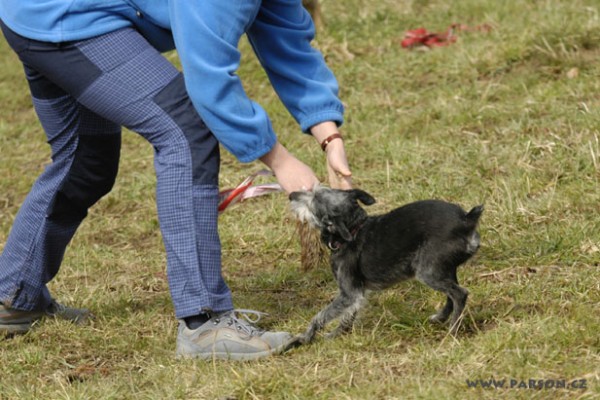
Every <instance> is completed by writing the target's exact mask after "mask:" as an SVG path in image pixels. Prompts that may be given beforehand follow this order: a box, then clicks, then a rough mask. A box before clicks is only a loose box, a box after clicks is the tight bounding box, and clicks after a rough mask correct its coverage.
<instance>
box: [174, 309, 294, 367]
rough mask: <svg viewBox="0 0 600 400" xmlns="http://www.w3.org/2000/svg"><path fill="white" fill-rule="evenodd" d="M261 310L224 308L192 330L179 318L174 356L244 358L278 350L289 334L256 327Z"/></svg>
mask: <svg viewBox="0 0 600 400" xmlns="http://www.w3.org/2000/svg"><path fill="white" fill-rule="evenodd" d="M263 314H264V313H261V312H258V311H253V310H232V311H226V312H224V313H221V314H218V315H214V316H212V317H211V318H210V319H209V320H208V321H207V322H205V323H204V324H203V325H202V326H200V327H199V328H197V329H194V330H192V329H189V328H188V327H187V326H186V325H185V322H184V321H180V323H179V334H178V335H177V350H176V354H177V357H184V358H201V359H204V360H209V359H217V360H236V361H243V360H256V359H258V358H263V357H267V356H270V355H271V354H277V353H281V352H282V351H284V350H285V348H286V347H287V345H288V344H289V343H290V342H291V340H292V335H290V334H289V333H288V332H268V331H264V330H261V329H259V328H257V327H256V326H255V325H254V324H255V323H257V322H258V321H259V320H260V317H261V315H263ZM251 315H254V316H255V317H256V318H255V319H252V318H251V317H250V316H251Z"/></svg>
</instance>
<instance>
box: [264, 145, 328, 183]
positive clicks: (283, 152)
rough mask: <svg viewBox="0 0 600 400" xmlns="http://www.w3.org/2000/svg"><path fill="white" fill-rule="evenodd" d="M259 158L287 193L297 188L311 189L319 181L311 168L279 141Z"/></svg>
mask: <svg viewBox="0 0 600 400" xmlns="http://www.w3.org/2000/svg"><path fill="white" fill-rule="evenodd" d="M260 160H261V161H262V162H263V163H265V165H267V166H268V167H269V168H271V170H272V171H273V173H274V174H275V177H276V178H277V181H278V182H279V184H280V185H281V187H282V188H283V190H285V192H286V193H288V194H289V193H291V192H295V191H298V190H312V188H313V187H314V186H315V185H317V184H318V183H319V180H318V179H317V177H316V175H315V173H314V172H313V171H312V169H310V168H309V167H308V166H307V165H306V164H304V163H303V162H302V161H300V160H298V159H297V158H296V157H294V156H293V155H292V154H290V153H289V152H288V151H287V149H286V148H285V147H283V145H281V144H280V143H277V144H275V146H274V147H273V149H272V150H271V151H270V152H269V153H267V154H265V155H264V156H263V157H261V158H260Z"/></svg>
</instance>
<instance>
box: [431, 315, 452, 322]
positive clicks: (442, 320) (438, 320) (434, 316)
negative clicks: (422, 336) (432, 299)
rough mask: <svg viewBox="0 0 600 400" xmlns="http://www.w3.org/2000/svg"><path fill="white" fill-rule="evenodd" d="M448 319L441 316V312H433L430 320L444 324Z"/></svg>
mask: <svg viewBox="0 0 600 400" xmlns="http://www.w3.org/2000/svg"><path fill="white" fill-rule="evenodd" d="M447 320H448V319H447V318H444V317H442V316H440V315H439V314H433V315H431V316H430V317H429V322H431V323H432V324H443V323H444V322H446V321H447Z"/></svg>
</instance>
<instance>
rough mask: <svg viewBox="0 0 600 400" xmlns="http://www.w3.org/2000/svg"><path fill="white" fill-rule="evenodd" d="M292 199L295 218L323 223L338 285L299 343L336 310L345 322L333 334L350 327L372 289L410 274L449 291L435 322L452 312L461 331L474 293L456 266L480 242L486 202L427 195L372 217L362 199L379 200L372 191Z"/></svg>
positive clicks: (322, 192)
mask: <svg viewBox="0 0 600 400" xmlns="http://www.w3.org/2000/svg"><path fill="white" fill-rule="evenodd" d="M290 200H291V208H292V211H293V212H294V214H295V215H296V216H297V218H298V219H300V220H302V221H305V222H308V223H309V224H311V225H312V226H314V227H315V228H317V229H319V230H320V232H321V239H322V240H323V241H324V243H325V244H327V246H328V247H329V249H330V250H331V269H332V270H333V275H334V276H335V279H336V280H337V283H338V286H339V289H340V291H339V294H338V296H337V297H336V298H335V299H334V300H333V301H332V302H331V303H330V304H329V305H328V306H327V307H325V308H324V309H323V310H322V311H321V312H319V313H318V314H317V315H316V316H315V317H314V318H313V319H312V321H311V323H310V325H309V327H308V329H307V330H306V332H305V333H304V334H302V335H300V336H298V337H297V339H296V344H298V343H302V344H304V343H309V342H311V341H312V340H313V339H314V337H315V334H316V333H317V332H318V331H319V330H321V329H323V328H324V327H325V325H326V324H327V323H329V322H330V321H332V320H333V319H335V318H338V317H340V324H339V326H338V327H337V328H336V329H335V330H334V331H333V332H331V333H330V334H329V335H327V336H328V337H335V336H336V335H338V334H340V333H343V332H347V331H349V330H351V329H352V325H353V323H354V319H355V317H356V314H357V312H358V311H359V309H360V308H361V307H362V306H363V305H364V303H365V294H366V292H367V291H368V290H381V289H386V288H388V287H390V286H392V285H394V284H396V283H398V282H400V281H403V280H406V279H410V278H416V279H417V280H419V281H421V282H423V283H424V284H426V285H428V286H429V287H431V288H432V289H434V290H437V291H440V292H442V293H444V294H446V296H447V301H446V305H445V306H444V307H443V308H442V309H441V310H439V311H438V312H437V313H436V314H434V315H432V316H431V317H430V321H432V322H439V323H444V322H446V321H447V320H448V318H449V317H450V315H452V318H450V332H451V333H452V334H455V333H456V332H457V330H458V327H459V324H460V320H461V315H462V312H463V309H464V308H465V304H466V302H467V294H468V292H467V290H466V289H464V288H462V287H461V286H459V284H458V280H457V277H456V270H457V268H458V267H459V265H461V264H463V263H464V262H465V261H467V260H468V259H469V258H470V257H471V256H472V255H473V254H475V252H476V251H477V249H478V248H479V234H478V233H477V231H476V227H477V223H478V221H479V217H480V216H481V213H482V212H483V206H477V207H474V208H473V209H471V211H469V212H465V211H464V210H463V209H462V208H461V207H459V206H458V205H456V204H451V203H447V202H445V201H440V200H423V201H417V202H414V203H410V204H406V205H404V206H402V207H400V208H397V209H395V210H393V211H391V212H389V213H387V214H383V215H378V216H368V215H367V213H366V212H365V210H364V209H363V208H362V207H361V206H360V205H359V202H360V203H362V204H364V205H371V204H373V203H375V199H374V198H373V197H372V196H371V195H370V194H368V193H367V192H365V191H362V190H357V189H354V190H337V189H329V188H325V187H321V186H317V187H316V188H315V189H314V190H313V191H300V192H294V193H291V194H290Z"/></svg>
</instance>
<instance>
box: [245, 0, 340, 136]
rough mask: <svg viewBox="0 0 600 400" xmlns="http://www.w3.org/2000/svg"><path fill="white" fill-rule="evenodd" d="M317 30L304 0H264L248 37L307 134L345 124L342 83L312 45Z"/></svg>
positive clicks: (281, 97) (280, 94)
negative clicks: (316, 128) (332, 124)
mask: <svg viewBox="0 0 600 400" xmlns="http://www.w3.org/2000/svg"><path fill="white" fill-rule="evenodd" d="M314 34H315V29H314V24H313V22H312V19H311V18H310V15H309V14H308V12H307V11H306V10H305V9H304V7H302V2H301V0H263V1H262V5H261V7H260V10H259V12H258V15H257V16H256V19H255V20H254V22H253V24H252V25H251V27H250V29H249V30H248V38H249V40H250V43H251V44H252V46H253V48H254V51H255V53H256V55H257V57H258V59H259V60H260V62H261V64H262V66H263V68H264V69H265V71H266V72H267V75H268V77H269V79H270V81H271V84H272V85H273V87H274V89H275V91H276V92H277V94H278V96H279V98H280V99H281V100H282V101H283V103H284V105H285V106H286V108H287V109H288V111H289V112H290V114H292V116H293V117H294V118H295V119H296V121H297V122H298V123H299V124H300V127H301V128H302V130H303V131H304V132H308V130H309V128H310V127H311V126H313V125H315V124H318V123H320V122H324V121H335V122H336V123H337V124H338V126H339V125H341V124H342V122H343V113H344V107H343V105H342V102H341V101H340V100H339V98H338V83H337V80H336V78H335V76H334V75H333V73H332V72H331V70H330V69H329V68H328V67H327V65H326V63H325V60H324V59H323V56H322V55H321V53H320V52H318V51H317V50H316V49H314V48H313V47H312V46H311V41H312V40H313V38H314Z"/></svg>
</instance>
